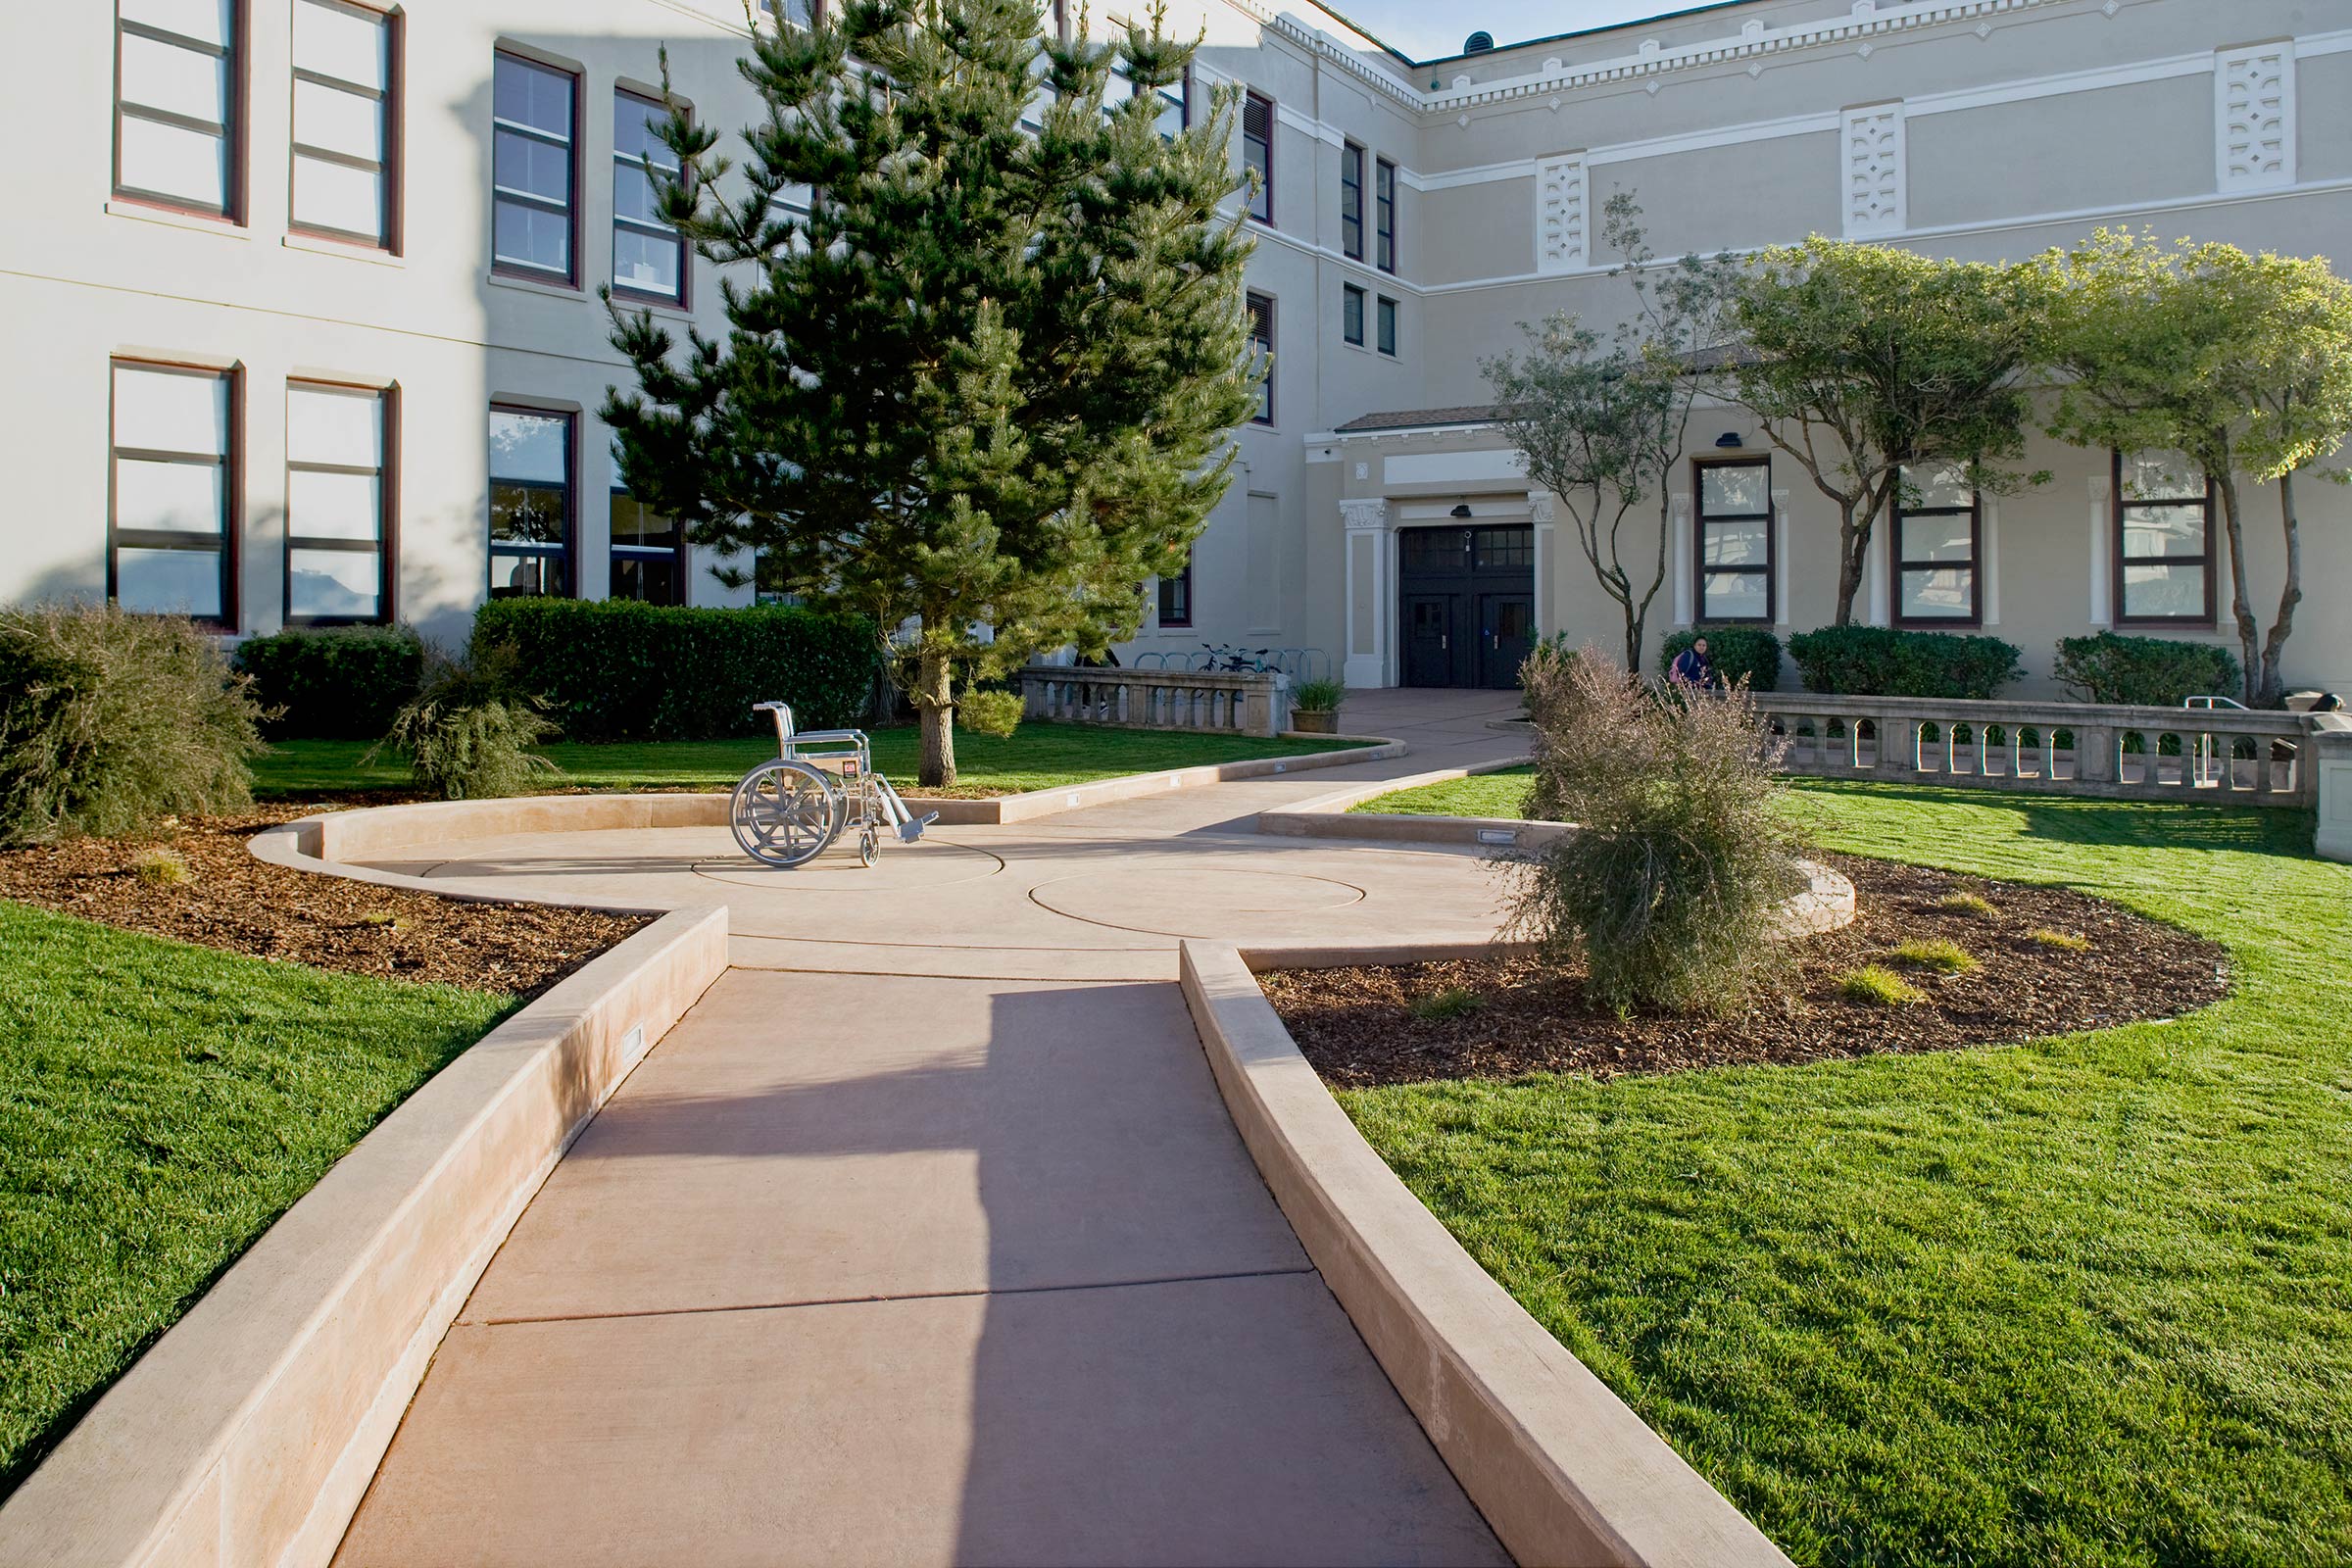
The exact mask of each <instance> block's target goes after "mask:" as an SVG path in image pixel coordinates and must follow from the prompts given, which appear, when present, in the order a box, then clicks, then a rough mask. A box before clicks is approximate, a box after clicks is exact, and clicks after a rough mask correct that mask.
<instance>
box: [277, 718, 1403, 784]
mask: <svg viewBox="0 0 2352 1568" xmlns="http://www.w3.org/2000/svg"><path fill="white" fill-rule="evenodd" d="M872 733H873V744H874V760H875V762H876V763H877V764H879V765H880V766H881V768H882V770H883V771H884V772H885V773H887V774H889V775H890V778H891V781H892V782H893V783H895V784H897V785H898V786H899V787H900V788H901V789H904V790H907V791H909V792H911V791H912V789H913V786H914V771H915V763H916V760H917V749H918V745H919V738H918V736H917V734H916V731H915V730H914V728H913V727H912V726H911V725H902V726H899V727H897V728H894V729H878V730H875V731H873V732H872ZM1363 744H1365V743H1364V742H1361V741H1331V740H1324V739H1321V738H1317V739H1313V740H1252V739H1250V738H1249V737H1246V736H1238V735H1196V734H1189V733H1186V732H1184V731H1181V730H1135V729H1101V728H1096V727H1093V726H1090V725H1083V724H1045V723H1029V724H1023V725H1022V726H1021V727H1020V729H1019V730H1017V731H1016V732H1014V734H1013V737H1012V738H1011V739H1010V740H998V739H996V738H995V737H993V736H989V735H974V734H966V733H963V732H961V731H958V732H957V734H956V764H957V770H958V778H957V781H956V782H957V786H958V787H959V788H962V789H967V790H998V791H1005V792H1022V791H1027V790H1049V789H1063V788H1067V787H1068V786H1070V785H1072V784H1084V783H1087V782H1089V781H1090V780H1093V779H1099V778H1116V777H1118V776H1119V775H1120V774H1123V773H1152V772H1157V771H1158V770H1160V769H1161V768H1168V767H1191V766H1193V765H1195V764H1197V763H1201V762H1238V761H1247V760H1252V759H1255V758H1260V757H1298V756H1300V755H1302V754H1304V753H1308V752H1328V751H1336V750H1341V749H1344V748H1348V747H1353V746H1360V745H1363ZM367 750H368V743H367V742H365V741H281V742H279V743H278V744H277V745H275V746H274V747H272V748H271V749H270V752H269V754H268V755H267V756H265V757H263V758H262V759H261V760H259V761H258V762H256V763H255V765H254V792H255V793H256V794H257V795H259V796H262V797H264V798H266V799H267V798H271V797H275V798H278V799H285V798H301V797H307V796H311V795H317V794H321V793H327V792H333V791H340V790H368V789H405V788H407V787H408V785H409V772H408V769H407V768H406V767H404V766H402V765H401V764H400V763H398V762H397V761H393V760H388V759H386V760H378V761H377V762H376V763H375V764H374V765H373V766H371V767H362V766H361V765H360V757H361V755H362V754H363V753H365V752H366V751H367ZM546 751H547V756H548V757H549V759H550V760H553V761H554V762H555V764H556V765H557V766H558V767H560V768H562V769H563V770H564V777H563V778H561V779H557V778H552V777H551V778H550V779H549V781H548V782H549V785H550V787H552V788H562V787H564V786H578V785H586V786H588V787H590V788H592V789H600V790H645V789H710V790H720V789H732V788H733V787H734V785H735V781H736V780H737V779H739V778H741V777H742V776H743V775H744V774H745V773H747V772H749V771H750V770H751V769H752V768H753V767H754V766H756V765H757V764H759V763H760V762H762V761H765V760H768V759H770V758H772V757H774V756H775V755H776V743H775V740H774V739H773V737H772V736H769V737H761V738H747V739H744V740H738V741H655V742H643V743H631V742H619V743H615V744H613V745H605V746H589V745H571V744H565V745H557V746H550V747H548V748H546Z"/></svg>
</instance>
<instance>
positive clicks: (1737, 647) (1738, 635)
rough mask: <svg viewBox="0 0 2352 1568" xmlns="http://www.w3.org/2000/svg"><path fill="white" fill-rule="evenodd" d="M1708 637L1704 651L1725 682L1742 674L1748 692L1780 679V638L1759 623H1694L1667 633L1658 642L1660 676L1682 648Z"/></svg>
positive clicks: (1765, 689) (1765, 688)
mask: <svg viewBox="0 0 2352 1568" xmlns="http://www.w3.org/2000/svg"><path fill="white" fill-rule="evenodd" d="M1701 637H1704V638H1705V639H1706V640H1707V652H1708V653H1709V654H1711V655H1713V656H1714V660H1715V673H1716V675H1717V676H1719V677H1720V678H1721V679H1722V681H1723V683H1724V684H1725V685H1726V686H1729V685H1732V684H1733V683H1735V682H1736V681H1738V680H1739V679H1740V676H1742V675H1744V676H1746V677H1747V689H1748V690H1749V691H1751V692H1768V691H1771V690H1772V689H1773V688H1774V687H1776V686H1778V685H1780V683H1781V640H1780V639H1779V638H1778V637H1775V636H1774V635H1773V634H1772V633H1770V632H1768V631H1766V630H1765V629H1764V628H1763V627H1761V626H1693V627H1691V629H1690V630H1688V631H1678V632H1673V633H1670V634H1669V635H1668V636H1667V638H1666V640H1665V642H1663V643H1661V644H1660V645H1659V646H1658V673H1659V675H1661V676H1663V675H1665V673H1666V672H1667V671H1668V670H1670V669H1672V668H1673V667H1674V662H1675V661H1676V660H1677V659H1680V658H1681V657H1682V654H1683V650H1684V649H1686V648H1688V647H1690V646H1691V644H1692V643H1694V642H1696V641H1698V639H1700V638H1701Z"/></svg>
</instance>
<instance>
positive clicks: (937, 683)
mask: <svg viewBox="0 0 2352 1568" xmlns="http://www.w3.org/2000/svg"><path fill="white" fill-rule="evenodd" d="M921 661H922V662H921V663H920V665H919V666H918V667H917V670H916V674H915V682H914V690H913V692H912V693H910V694H909V695H910V696H911V697H912V698H913V699H914V711H915V712H916V714H917V715H918V716H919V717H920V718H921V720H922V727H923V760H922V764H921V765H920V766H919V767H918V768H917V769H916V770H915V782H916V783H918V784H920V785H921V786H922V787H923V788H925V789H945V788H946V787H948V786H949V785H951V784H954V783H955V782H956V708H955V701H956V693H955V687H954V681H955V678H956V666H955V664H954V663H953V662H950V660H949V658H948V653H947V650H946V649H944V648H932V647H929V646H926V647H925V648H924V649H923V652H922V656H921Z"/></svg>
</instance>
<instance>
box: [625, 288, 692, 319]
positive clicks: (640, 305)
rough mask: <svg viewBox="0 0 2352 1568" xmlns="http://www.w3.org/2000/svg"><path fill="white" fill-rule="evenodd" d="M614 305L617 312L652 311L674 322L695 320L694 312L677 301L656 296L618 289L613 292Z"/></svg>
mask: <svg viewBox="0 0 2352 1568" xmlns="http://www.w3.org/2000/svg"><path fill="white" fill-rule="evenodd" d="M613 307H614V308H615V309H617V310H623V311H651V312H652V313H653V314H654V315H656V316H666V317H668V318H669V319H671V320H673V321H692V320H693V319H694V312H693V311H691V310H689V309H688V308H687V307H685V306H683V305H680V304H679V303H678V302H677V301H676V300H665V299H662V297H661V296H659V295H656V294H632V293H630V292H629V291H628V290H626V289H619V288H616V289H614V290H613Z"/></svg>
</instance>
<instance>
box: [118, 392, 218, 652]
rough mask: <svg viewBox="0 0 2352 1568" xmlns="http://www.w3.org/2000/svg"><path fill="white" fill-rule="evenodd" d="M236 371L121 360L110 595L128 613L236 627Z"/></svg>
mask: <svg viewBox="0 0 2352 1568" xmlns="http://www.w3.org/2000/svg"><path fill="white" fill-rule="evenodd" d="M236 406H237V378H236V373H235V372H234V371H232V370H197V369H178V368H171V367H166V366H161V365H133V364H125V363H123V362H121V361H118V362H116V364H115V367H114V425H113V435H112V438H111V439H112V444H113V453H114V484H113V491H114V496H113V515H112V516H111V517H110V518H109V529H108V533H109V538H108V560H107V585H106V591H107V593H108V595H109V596H110V597H111V598H113V599H114V600H115V602H116V603H118V604H120V605H121V606H122V607H123V609H124V610H132V611H139V612H142V613H149V614H158V615H192V616H194V617H195V618H197V619H198V620H210V621H217V622H220V623H221V624H223V625H231V624H234V622H235V618H236V605H235V602H234V574H233V571H232V569H231V568H232V557H231V552H230V550H229V539H230V537H231V532H232V530H231V522H232V519H233V518H234V516H235V500H234V497H235V491H236V449H235V444H234V431H235V429H236Z"/></svg>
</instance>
